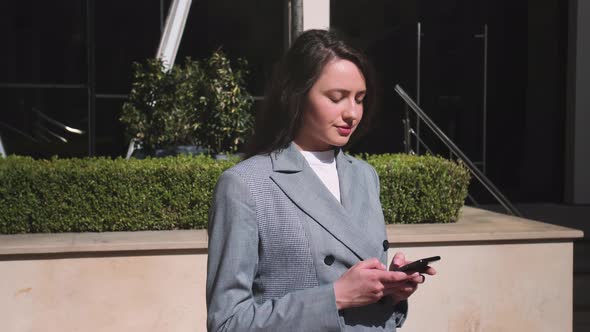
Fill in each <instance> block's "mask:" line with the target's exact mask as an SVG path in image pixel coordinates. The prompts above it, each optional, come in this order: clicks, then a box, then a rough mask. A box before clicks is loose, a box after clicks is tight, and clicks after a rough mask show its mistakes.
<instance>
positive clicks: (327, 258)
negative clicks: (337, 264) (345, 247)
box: [324, 255, 336, 266]
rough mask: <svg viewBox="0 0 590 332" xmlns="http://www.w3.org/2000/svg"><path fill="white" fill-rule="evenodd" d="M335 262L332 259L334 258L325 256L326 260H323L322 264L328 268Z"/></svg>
mask: <svg viewBox="0 0 590 332" xmlns="http://www.w3.org/2000/svg"><path fill="white" fill-rule="evenodd" d="M335 260H336V259H335V258H334V256H332V255H328V256H326V258H324V264H326V265H328V266H330V265H332V264H334V261H335Z"/></svg>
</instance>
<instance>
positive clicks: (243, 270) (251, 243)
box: [207, 144, 407, 332]
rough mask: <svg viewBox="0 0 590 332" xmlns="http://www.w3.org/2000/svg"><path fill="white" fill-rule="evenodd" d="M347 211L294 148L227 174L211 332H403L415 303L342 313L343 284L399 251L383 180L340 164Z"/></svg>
mask: <svg viewBox="0 0 590 332" xmlns="http://www.w3.org/2000/svg"><path fill="white" fill-rule="evenodd" d="M336 167H337V169H338V176H339V181H340V191H341V201H342V203H340V202H338V201H337V200H336V199H335V198H334V196H333V195H332V194H331V193H330V191H329V190H328V188H326V186H325V185H324V184H323V183H322V182H321V180H320V179H319V178H318V177H317V175H316V174H315V172H314V171H313V170H312V169H311V167H310V166H309V165H308V164H307V161H306V160H305V158H304V157H303V155H302V154H301V153H300V152H299V151H298V150H297V148H296V147H295V145H294V144H291V145H290V146H289V147H288V148H286V149H285V150H282V151H279V152H274V153H271V154H270V155H266V156H263V155H259V156H254V157H252V158H249V159H247V160H245V161H242V162H240V163H239V164H237V165H236V166H234V167H232V168H230V169H229V170H227V171H225V172H224V173H223V174H222V175H221V177H220V178H219V180H218V183H217V186H216V188H215V193H214V201H213V205H212V207H211V210H210V216H209V228H208V231H209V253H208V254H209V255H208V263H207V327H208V330H209V331H306V332H311V331H322V332H325V331H395V329H396V326H398V327H399V326H400V325H401V324H402V322H403V320H404V319H405V315H406V311H407V303H406V302H402V303H401V305H400V304H398V305H397V306H394V305H393V304H392V302H391V300H390V299H389V298H383V299H382V300H381V301H379V302H378V303H375V304H372V305H367V306H365V307H360V308H352V309H346V310H340V311H338V310H337V309H336V301H335V296H334V288H333V282H334V281H336V280H337V279H338V278H339V277H340V276H341V275H342V274H343V273H344V272H345V271H346V270H347V269H349V268H350V267H351V266H353V265H354V264H356V263H358V262H359V261H360V260H364V259H367V258H372V257H376V258H379V259H380V260H381V261H382V262H383V263H384V264H386V261H387V249H388V247H389V245H388V243H387V240H386V235H385V225H384V220H383V213H382V210H381V204H380V202H379V180H378V177H377V174H376V172H375V170H374V169H373V168H372V167H371V166H369V165H368V164H367V163H365V162H363V161H360V160H357V159H355V158H352V157H350V156H347V155H344V153H343V152H342V151H340V150H338V152H337V156H336Z"/></svg>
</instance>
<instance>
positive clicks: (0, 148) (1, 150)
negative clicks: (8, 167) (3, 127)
mask: <svg viewBox="0 0 590 332" xmlns="http://www.w3.org/2000/svg"><path fill="white" fill-rule="evenodd" d="M0 157H2V158H6V151H4V145H2V137H0Z"/></svg>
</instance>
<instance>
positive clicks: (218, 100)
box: [120, 51, 254, 154]
mask: <svg viewBox="0 0 590 332" xmlns="http://www.w3.org/2000/svg"><path fill="white" fill-rule="evenodd" d="M246 66H247V63H246V61H245V60H243V59H239V60H238V65H237V66H235V68H232V65H231V63H230V61H229V59H228V58H227V57H226V55H225V54H224V53H223V52H221V51H216V52H214V53H213V54H212V55H211V57H210V58H208V59H206V60H203V61H196V60H191V58H186V59H185V61H184V64H179V65H175V66H173V67H172V69H170V70H169V71H165V69H164V65H163V63H162V61H161V60H159V59H148V60H147V61H146V62H145V64H140V63H134V64H133V84H132V89H131V93H130V94H129V100H128V101H127V102H126V103H125V104H124V105H123V111H122V115H121V117H120V120H121V122H123V123H124V124H125V125H126V128H127V129H126V131H127V135H128V136H129V137H130V138H131V137H133V138H137V139H139V140H141V141H142V143H143V147H144V148H145V149H146V150H148V151H153V150H155V149H157V148H166V147H169V146H177V145H197V146H200V147H203V148H206V149H207V150H208V151H210V152H211V153H212V154H215V153H222V152H230V153H233V152H236V151H237V149H238V147H239V146H240V144H242V143H243V142H244V140H245V139H246V138H247V137H248V136H249V135H250V134H251V131H252V128H253V121H254V116H253V114H252V112H253V111H252V110H253V108H252V106H253V104H254V102H253V98H252V96H251V95H250V94H249V93H248V92H247V91H246V89H245V82H244V78H245V75H247V73H248V71H247V69H246Z"/></svg>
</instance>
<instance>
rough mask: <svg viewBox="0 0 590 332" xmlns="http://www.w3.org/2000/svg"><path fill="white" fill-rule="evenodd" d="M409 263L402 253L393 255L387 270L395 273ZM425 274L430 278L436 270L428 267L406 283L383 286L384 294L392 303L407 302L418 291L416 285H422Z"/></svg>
mask: <svg viewBox="0 0 590 332" xmlns="http://www.w3.org/2000/svg"><path fill="white" fill-rule="evenodd" d="M411 262H412V261H407V260H406V256H405V255H404V253H402V252H398V253H396V254H395V256H393V260H392V262H391V265H390V266H389V270H390V271H396V270H397V269H398V268H400V267H401V266H404V265H406V264H410V263H411ZM425 274H427V275H431V276H432V275H435V274H436V270H435V269H434V268H432V267H428V269H426V271H424V272H423V273H421V274H419V275H417V276H415V277H413V278H410V279H407V280H406V281H403V282H396V283H390V284H388V285H385V290H384V294H389V295H391V297H392V298H393V301H394V303H398V302H400V301H403V300H407V299H408V298H409V297H410V296H411V295H412V294H414V292H415V291H416V290H417V289H418V285H419V284H422V283H424V281H425V280H426V277H425V276H424V275H425Z"/></svg>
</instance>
